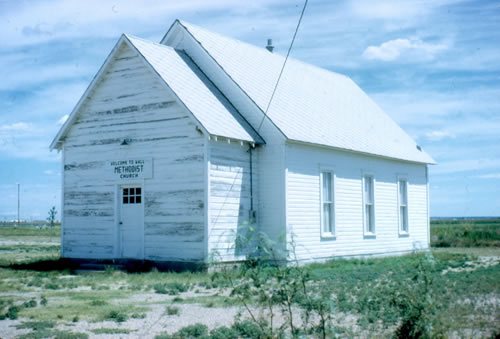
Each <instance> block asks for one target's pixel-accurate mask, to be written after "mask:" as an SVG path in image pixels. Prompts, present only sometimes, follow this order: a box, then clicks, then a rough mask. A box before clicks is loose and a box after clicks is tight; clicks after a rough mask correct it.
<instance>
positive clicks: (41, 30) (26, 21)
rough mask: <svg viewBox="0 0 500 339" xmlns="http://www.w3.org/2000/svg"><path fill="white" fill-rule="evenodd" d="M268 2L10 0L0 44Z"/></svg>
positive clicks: (148, 24) (110, 31)
mask: <svg viewBox="0 0 500 339" xmlns="http://www.w3.org/2000/svg"><path fill="white" fill-rule="evenodd" d="M272 2H276V1H272ZM272 2H271V1H269V0H258V1H247V2H241V3H240V2H238V4H237V5H235V2H234V1H233V0H214V1H205V0H184V1H163V0H144V1H134V0H119V1H113V2H102V1H100V0H88V1H71V0H49V1H43V2H42V1H38V2H30V3H24V2H13V4H11V5H10V8H7V6H5V7H6V8H3V10H2V13H0V22H2V23H3V31H2V35H0V44H1V45H5V46H13V45H15V46H18V45H20V44H33V43H40V42H44V41H51V40H55V39H73V38H80V37H100V38H103V37H117V36H119V35H120V34H121V33H122V32H129V33H132V34H137V32H136V31H148V30H150V29H151V28H155V30H156V29H157V28H158V27H159V25H161V27H162V29H163V30H164V31H165V30H166V29H167V28H168V25H170V23H171V22H172V21H173V19H175V18H176V17H182V16H189V15H192V14H200V12H203V11H205V12H208V11H217V10H219V11H225V12H226V16H227V17H230V14H231V12H233V11H234V10H235V9H238V10H239V11H242V12H246V11H255V10H256V9H258V8H262V7H267V6H269V5H270V3H272ZM163 33H164V32H163Z"/></svg>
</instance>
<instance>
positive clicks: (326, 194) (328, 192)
mask: <svg viewBox="0 0 500 339" xmlns="http://www.w3.org/2000/svg"><path fill="white" fill-rule="evenodd" d="M323 201H332V174H331V173H330V172H323Z"/></svg>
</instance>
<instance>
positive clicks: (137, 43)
mask: <svg viewBox="0 0 500 339" xmlns="http://www.w3.org/2000/svg"><path fill="white" fill-rule="evenodd" d="M126 37H127V38H128V40H129V41H130V42H131V43H132V45H133V46H134V47H135V48H137V50H138V51H139V53H141V55H142V56H143V57H144V58H145V59H146V61H147V62H148V63H149V64H150V65H151V66H152V67H153V69H154V70H155V71H156V72H157V73H158V75H159V76H160V77H161V78H162V79H163V80H164V81H165V83H166V84H167V85H168V86H169V87H170V89H171V90H172V91H173V92H174V93H175V94H176V95H177V96H178V98H179V99H180V100H181V101H182V103H183V104H184V105H185V106H186V108H187V109H188V110H189V111H191V113H193V115H194V116H195V118H196V119H197V120H198V121H199V122H200V123H201V124H202V125H203V127H204V128H205V129H206V130H207V132H208V133H209V134H211V135H215V136H222V137H227V138H231V139H238V140H243V141H249V142H257V143H261V142H263V140H262V139H261V138H260V136H259V135H258V134H257V133H256V132H255V130H254V129H253V128H252V127H251V126H250V125H249V124H248V123H247V122H246V121H245V119H244V118H243V117H242V116H241V115H240V113H239V112H238V111H237V110H236V109H235V108H234V107H233V105H232V104H231V103H230V102H229V101H228V100H227V99H226V98H225V97H224V95H223V94H222V93H221V92H220V91H219V90H218V89H217V87H216V86H215V85H214V84H213V83H212V82H211V81H210V80H209V79H208V78H207V77H206V76H205V74H203V72H202V71H201V70H200V69H199V68H198V66H196V65H195V63H194V62H193V61H192V60H191V59H190V58H189V57H188V56H187V55H186V54H185V53H184V52H182V51H177V50H174V49H173V48H171V47H168V46H165V45H161V44H157V43H154V42H151V41H147V40H144V39H140V38H137V37H133V36H129V35H126Z"/></svg>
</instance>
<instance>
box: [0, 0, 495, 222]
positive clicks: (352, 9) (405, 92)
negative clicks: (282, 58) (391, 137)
mask: <svg viewBox="0 0 500 339" xmlns="http://www.w3.org/2000/svg"><path fill="white" fill-rule="evenodd" d="M302 5H303V2H302V1H295V0H290V1H273V0H266V1H263V0H253V1H229V0H214V1H204V0H184V1H160V0H156V1H155V0H146V1H101V0H89V1H68V0H53V1H3V0H0V32H2V33H1V34H0V169H1V170H0V171H1V172H0V173H1V175H0V189H1V192H2V194H1V195H0V220H9V219H13V218H15V216H16V213H17V212H16V211H17V188H16V183H17V182H19V183H21V202H22V203H21V217H22V218H23V219H27V220H30V219H45V217H46V216H47V212H48V210H49V208H50V207H51V206H53V205H55V206H56V207H57V209H58V210H59V207H60V182H61V173H60V172H61V168H60V155H59V154H57V152H49V149H48V147H49V144H50V142H51V141H52V138H53V137H54V136H55V134H56V133H57V131H58V129H59V128H60V125H61V124H62V122H63V121H64V118H65V116H66V115H67V114H69V113H70V112H71V110H72V109H73V107H74V105H75V104H76V102H77V101H78V99H79V98H80V96H81V95H82V94H83V92H84V90H85V88H86V87H87V85H88V84H89V82H90V81H91V79H92V77H93V76H94V74H95V73H96V72H97V70H98V69H99V67H100V66H101V64H102V62H103V61H104V59H105V58H106V56H107V55H108V53H109V52H110V50H111V48H112V47H113V45H114V44H115V42H116V41H117V40H118V38H119V37H120V34H121V33H128V34H132V35H136V36H139V37H142V38H146V39H150V40H153V41H159V40H160V39H161V37H162V36H163V34H164V33H165V32H166V30H167V29H168V28H169V26H170V25H171V24H172V22H173V21H174V20H175V19H176V18H179V19H183V20H186V21H188V22H191V23H193V24H196V25H199V26H203V27H206V28H207V29H210V30H213V31H215V32H219V33H221V34H224V35H227V36H231V37H234V38H237V39H240V40H243V41H246V42H249V43H252V44H255V45H260V46H264V45H265V43H266V39H267V38H273V41H274V45H275V46H276V50H275V51H276V52H277V53H281V54H285V53H286V49H287V47H288V44H289V43H290V41H291V38H292V35H293V31H294V29H295V25H296V23H297V20H298V17H299V14H300V11H301V9H302ZM292 57H294V58H296V59H300V60H303V61H305V62H308V63H312V64H315V65H317V66H320V67H323V68H327V69H329V70H332V71H335V72H339V73H343V74H346V75H348V76H350V77H351V78H353V79H354V81H355V82H356V83H357V84H358V85H359V86H360V87H361V88H362V89H364V90H365V91H366V92H367V93H368V94H369V95H370V96H371V97H372V98H373V99H374V100H375V101H376V102H377V103H378V104H379V105H380V106H381V107H382V108H383V109H384V110H385V111H386V112H387V113H388V114H389V115H390V116H391V117H392V118H393V119H394V120H395V121H396V122H398V123H399V124H400V125H401V126H402V127H403V128H404V129H405V130H406V131H407V132H408V133H409V134H410V135H411V136H412V137H413V138H414V139H416V140H417V142H418V143H419V144H420V145H422V146H423V148H424V149H425V150H426V151H427V152H428V153H430V154H431V155H432V156H433V157H434V158H435V159H436V160H437V161H438V163H439V164H438V165H437V166H432V167H431V169H430V174H431V176H430V180H431V183H430V187H431V215H432V216H498V215H500V2H498V1H455V0H444V1H438V0H437V1H429V0H417V1H387V0H380V1H371V0H370V1H369V0H359V1H355V2H354V1H353V2H349V1H326V0H325V1H321V0H310V1H309V6H308V8H307V10H306V13H305V16H304V19H303V21H302V26H301V27H300V31H299V34H298V36H297V39H296V42H295V47H294V49H293V51H292Z"/></svg>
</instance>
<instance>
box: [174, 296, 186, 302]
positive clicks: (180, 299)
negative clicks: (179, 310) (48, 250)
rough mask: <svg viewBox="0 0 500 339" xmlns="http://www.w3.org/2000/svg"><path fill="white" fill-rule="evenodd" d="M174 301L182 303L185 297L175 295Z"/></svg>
mask: <svg viewBox="0 0 500 339" xmlns="http://www.w3.org/2000/svg"><path fill="white" fill-rule="evenodd" d="M172 301H173V302H174V303H181V302H183V301H184V299H182V298H181V297H175V298H174V299H172Z"/></svg>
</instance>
